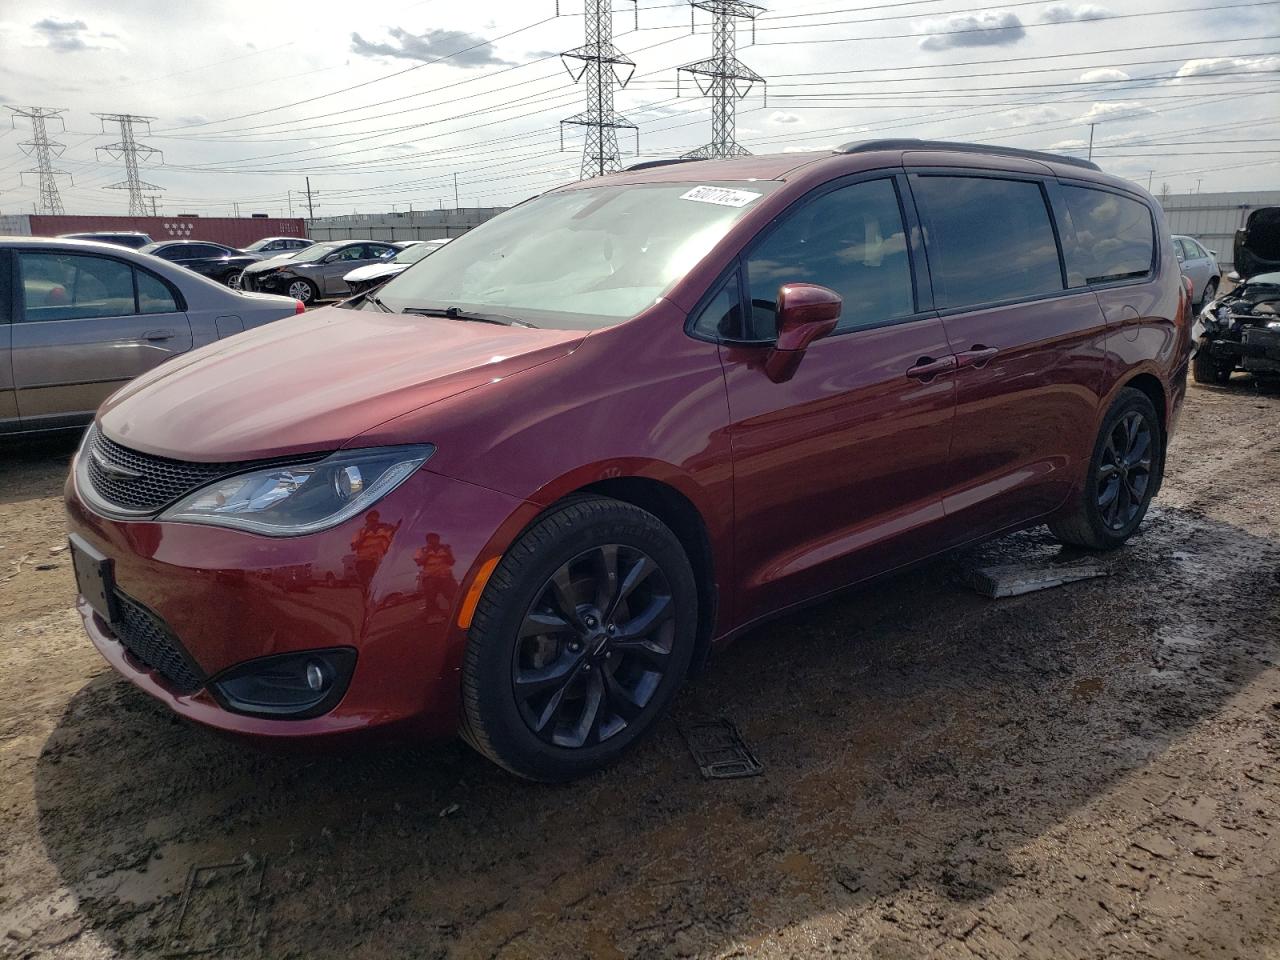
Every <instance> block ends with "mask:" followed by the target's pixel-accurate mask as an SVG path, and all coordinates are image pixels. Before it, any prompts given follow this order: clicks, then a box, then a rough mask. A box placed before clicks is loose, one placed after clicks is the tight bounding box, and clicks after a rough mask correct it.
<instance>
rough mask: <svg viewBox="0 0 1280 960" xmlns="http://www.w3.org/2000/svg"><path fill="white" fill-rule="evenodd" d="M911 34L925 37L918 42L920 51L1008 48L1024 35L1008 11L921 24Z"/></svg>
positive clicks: (1013, 15) (1017, 21)
mask: <svg viewBox="0 0 1280 960" xmlns="http://www.w3.org/2000/svg"><path fill="white" fill-rule="evenodd" d="M915 32H916V33H924V34H929V36H926V37H925V38H924V39H923V40H921V41H920V49H921V50H946V49H947V48H949V47H1000V46H1008V45H1009V44H1013V43H1017V42H1018V41H1019V40H1021V39H1022V38H1023V37H1025V36H1026V35H1027V31H1026V30H1024V29H1023V28H1022V21H1021V20H1019V19H1018V16H1017V14H1014V13H1009V12H1008V11H1003V12H990V13H979V14H976V15H973V14H955V15H953V16H950V17H947V18H946V19H945V20H925V21H923V22H922V23H919V24H917V25H916V29H915Z"/></svg>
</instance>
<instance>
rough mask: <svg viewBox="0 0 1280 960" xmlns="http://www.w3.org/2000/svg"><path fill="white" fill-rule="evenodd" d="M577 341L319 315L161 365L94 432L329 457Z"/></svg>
mask: <svg viewBox="0 0 1280 960" xmlns="http://www.w3.org/2000/svg"><path fill="white" fill-rule="evenodd" d="M585 336H586V332H585V331H581V330H538V329H530V328H527V327H505V326H497V325H495V324H490V323H477V322H469V321H462V320H449V319H446V318H436V317H419V316H413V315H410V314H399V313H395V314H391V313H375V312H373V311H368V310H352V309H344V308H339V307H324V308H322V309H319V310H314V311H311V312H309V313H304V314H300V315H299V316H296V317H292V318H289V319H285V320H278V321H276V322H275V323H271V324H268V325H266V326H264V327H259V328H257V329H254V330H250V331H247V332H245V333H242V334H238V335H236V336H235V337H231V338H229V339H227V340H221V341H218V342H217V343H213V344H210V345H209V346H207V347H204V348H202V349H200V350H196V351H193V352H192V353H189V354H186V355H184V356H182V357H179V358H177V359H175V360H172V361H170V362H168V363H165V364H162V365H161V366H159V367H157V368H156V369H154V370H152V371H151V372H149V373H146V374H143V375H142V376H141V377H139V378H138V379H136V380H134V381H133V382H132V383H130V384H128V385H127V386H125V387H123V388H122V389H121V390H119V391H117V392H116V393H115V394H114V395H112V396H111V397H110V398H109V399H108V400H107V402H106V403H105V404H103V406H102V408H101V410H99V412H98V423H99V424H100V426H101V428H102V430H103V431H104V432H105V433H106V434H107V436H109V437H111V438H112V439H113V440H115V441H117V442H119V443H122V444H124V445H125V446H127V447H132V448H134V449H136V450H141V451H143V452H144V453H151V454H155V455H157V456H162V457H171V458H173V459H176V460H194V461H206V462H209V461H212V462H228V461H238V460H257V459H263V458H267V457H279V456H289V455H291V454H295V453H307V452H312V451H316V450H334V449H337V448H339V447H341V446H343V445H344V444H346V443H347V442H348V441H349V440H351V439H352V438H354V437H357V436H359V435H360V434H362V433H364V432H366V431H368V430H370V429H372V428H373V427H375V426H377V425H378V424H380V423H383V422H385V421H387V420H389V419H392V418H393V417H399V416H402V415H403V414H406V413H409V412H411V411H413V410H417V409H419V408H421V407H424V406H427V405H429V404H432V403H435V402H437V401H440V400H444V399H447V398H448V397H452V396H455V395H457V394H459V393H462V392H463V391H466V390H470V389H471V388H473V387H476V386H479V385H481V384H483V383H487V382H490V381H492V380H494V379H496V378H500V377H508V376H511V375H512V374H515V373H518V372H520V371H521V370H525V369H528V368H530V367H533V366H537V365H538V364H542V363H546V362H548V361H551V360H555V359H557V358H559V357H562V356H564V355H565V354H567V353H569V352H570V351H571V350H573V349H574V347H575V346H576V345H577V344H578V343H580V342H581V341H582V339H583V338H584V337H585ZM405 441H406V442H410V441H418V442H423V441H430V437H406V438H405Z"/></svg>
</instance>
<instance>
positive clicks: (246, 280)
mask: <svg viewBox="0 0 1280 960" xmlns="http://www.w3.org/2000/svg"><path fill="white" fill-rule="evenodd" d="M399 250H400V244H396V243H383V242H381V241H378V240H326V241H323V242H321V243H317V244H313V245H312V246H310V247H307V249H305V250H299V251H298V252H297V253H296V254H295V255H294V256H292V257H289V258H288V259H280V258H276V259H274V260H265V261H260V262H258V263H251V264H249V266H247V267H245V268H244V273H242V274H240V285H241V288H242V289H244V290H266V291H269V292H272V293H284V294H288V295H289V296H291V297H293V298H294V299H295V300H301V301H302V302H303V303H315V302H316V301H317V300H320V299H328V298H332V297H342V296H346V295H347V294H349V293H350V292H351V288H350V287H348V286H347V282H346V281H345V280H343V279H342V278H343V277H345V276H346V275H347V274H348V273H350V272H351V271H352V270H354V269H355V268H356V267H363V266H364V265H366V264H369V263H378V262H379V261H381V260H383V259H386V258H389V257H393V256H395V254H396V253H397V252H398V251H399Z"/></svg>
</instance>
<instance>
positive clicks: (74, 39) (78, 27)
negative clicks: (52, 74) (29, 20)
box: [31, 17, 120, 53]
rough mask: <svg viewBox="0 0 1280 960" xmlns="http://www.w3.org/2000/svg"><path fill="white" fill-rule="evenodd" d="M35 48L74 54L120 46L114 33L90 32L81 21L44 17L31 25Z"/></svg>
mask: <svg viewBox="0 0 1280 960" xmlns="http://www.w3.org/2000/svg"><path fill="white" fill-rule="evenodd" d="M31 30H32V33H34V34H35V40H36V44H35V45H36V46H42V47H47V48H48V49H50V50H56V51H58V52H59V53H75V52H78V51H80V50H107V49H113V48H118V47H119V46H120V44H119V43H117V42H115V41H116V35H115V34H114V33H103V32H101V31H96V30H90V29H89V25H88V24H87V23H85V22H84V21H83V20H59V19H58V18H57V17H44V18H43V19H41V20H37V21H36V22H35V23H33V24H32V25H31Z"/></svg>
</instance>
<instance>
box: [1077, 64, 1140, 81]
mask: <svg viewBox="0 0 1280 960" xmlns="http://www.w3.org/2000/svg"><path fill="white" fill-rule="evenodd" d="M1080 79H1081V80H1083V81H1084V82H1085V83H1103V82H1105V81H1107V80H1131V79H1133V78H1132V77H1130V76H1129V74H1127V73H1125V72H1124V71H1123V70H1113V69H1112V68H1110V67H1102V68H1099V69H1097V70H1086V71H1085V72H1084V73H1082V74H1080Z"/></svg>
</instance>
